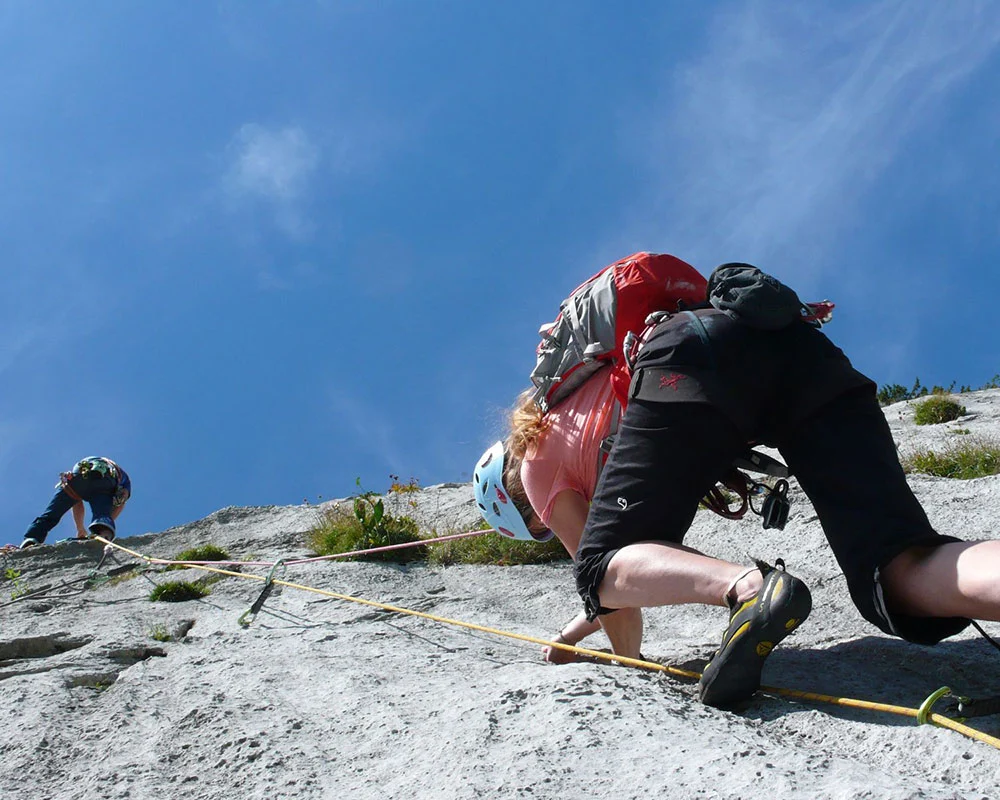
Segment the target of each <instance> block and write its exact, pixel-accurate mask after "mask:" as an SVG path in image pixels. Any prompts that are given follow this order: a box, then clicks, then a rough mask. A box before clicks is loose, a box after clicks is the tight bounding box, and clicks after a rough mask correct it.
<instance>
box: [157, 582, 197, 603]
mask: <svg viewBox="0 0 1000 800" xmlns="http://www.w3.org/2000/svg"><path fill="white" fill-rule="evenodd" d="M208 594H209V590H208V588H207V587H206V586H204V585H203V584H202V583H198V582H194V583H192V582H191V581H166V582H164V583H161V584H160V585H159V586H157V587H156V588H155V589H153V591H151V592H150V593H149V599H150V600H152V601H153V602H157V601H161V602H164V603H183V602H184V601H186V600H200V599H201V598H202V597H206V596H207V595H208Z"/></svg>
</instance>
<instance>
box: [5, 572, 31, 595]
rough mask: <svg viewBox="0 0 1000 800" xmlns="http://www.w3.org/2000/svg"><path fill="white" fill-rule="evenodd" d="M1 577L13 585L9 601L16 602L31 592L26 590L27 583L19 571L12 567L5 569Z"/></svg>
mask: <svg viewBox="0 0 1000 800" xmlns="http://www.w3.org/2000/svg"><path fill="white" fill-rule="evenodd" d="M3 576H4V577H5V578H6V579H7V580H9V581H10V582H11V584H12V585H13V591H11V593H10V599H11V600H17V598H19V597H24V595H26V594H28V592H29V591H31V590H30V589H29V588H28V582H27V581H26V580H25V579H24V578H23V577H21V570H19V569H15V568H14V567H7V569H5V570H4V571H3Z"/></svg>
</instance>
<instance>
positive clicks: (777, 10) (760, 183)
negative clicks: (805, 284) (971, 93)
mask: <svg viewBox="0 0 1000 800" xmlns="http://www.w3.org/2000/svg"><path fill="white" fill-rule="evenodd" d="M998 44H1000V6H997V5H995V4H988V3H979V4H976V3H960V4H959V3H920V4H913V3H908V2H906V1H905V0H885V2H880V3H877V4H875V5H870V6H862V5H858V4H846V3H845V4H831V5H829V6H827V7H826V8H825V9H824V8H823V7H822V6H820V5H819V4H815V3H810V4H808V6H801V7H799V6H790V5H787V4H771V3H765V2H749V3H744V4H741V5H739V6H737V7H735V8H733V7H730V8H729V10H727V11H726V12H725V13H723V14H721V15H720V16H719V17H717V18H716V19H715V20H714V21H713V23H712V25H711V27H710V29H709V33H708V36H707V40H706V47H705V49H704V51H703V52H702V53H701V54H700V55H699V56H698V57H696V58H695V59H694V60H693V61H692V62H691V63H690V64H689V65H688V66H687V67H686V68H685V69H683V70H682V71H680V72H678V73H675V75H674V77H673V78H672V80H671V85H670V89H669V92H668V94H667V98H666V100H665V101H664V102H663V104H662V105H661V106H660V110H659V112H657V113H654V114H653V120H654V124H653V125H652V126H651V128H652V129H653V130H654V131H655V132H654V133H653V134H652V135H651V136H650V135H648V134H646V133H642V132H639V131H633V134H632V136H631V146H633V147H635V146H638V147H639V149H640V151H641V152H643V153H645V154H646V155H645V157H644V159H643V160H644V167H646V169H648V170H649V171H650V172H651V175H652V178H651V179H652V180H653V181H655V185H653V186H651V187H650V189H649V191H648V195H647V196H646V197H645V198H644V206H645V207H646V208H647V209H649V213H647V214H644V215H643V216H644V219H643V221H641V222H639V223H638V225H639V226H642V227H644V228H645V229H646V231H647V232H648V230H650V229H655V230H656V231H657V239H663V238H664V237H665V236H666V237H669V240H670V241H672V242H676V243H677V244H676V245H675V247H676V252H678V253H683V254H687V255H688V256H689V257H692V258H694V259H699V258H705V259H706V260H707V261H708V262H709V263H711V262H712V259H713V258H715V257H718V256H720V255H726V256H728V255H732V254H733V253H739V254H742V255H741V257H743V258H747V259H762V260H770V259H771V258H773V257H777V256H784V257H786V258H787V257H788V256H790V255H793V254H797V255H801V254H802V251H807V252H815V250H816V249H817V247H818V245H819V244H820V243H821V242H823V241H829V238H830V237H832V236H835V235H836V234H837V233H838V232H842V229H843V227H844V226H845V225H846V224H847V223H849V222H850V221H851V220H852V219H853V218H855V216H856V215H857V214H858V201H859V199H860V198H861V197H862V196H863V194H864V192H865V191H866V190H867V189H869V188H870V187H871V185H872V184H873V183H874V182H875V181H876V180H877V179H878V178H879V177H880V175H882V174H883V173H884V171H885V170H886V168H887V167H888V166H889V165H890V164H891V163H892V162H893V160H894V159H895V158H896V157H897V156H898V155H899V152H900V149H901V147H902V145H903V143H904V142H905V141H906V140H907V139H908V138H909V137H910V136H912V134H913V133H914V131H915V130H916V129H918V128H921V127H924V126H928V125H931V124H933V123H934V122H935V121H936V118H937V117H938V116H939V115H940V111H941V109H942V107H943V105H944V104H945V103H946V102H947V101H948V99H949V98H950V97H951V96H953V95H954V93H955V90H956V88H957V87H959V86H960V85H962V82H963V80H964V79H966V78H968V77H969V76H970V75H972V74H973V73H975V72H976V71H977V70H979V69H980V68H981V67H982V66H983V65H984V64H985V63H986V62H987V61H988V60H989V59H990V58H992V57H994V56H995V55H996V53H997V48H998ZM656 120H659V123H660V124H658V125H657V124H655V121H656ZM646 121H647V122H648V121H649V120H648V115H647V118H646ZM649 129H650V127H647V128H646V130H649ZM654 226H655V228H654ZM820 262H821V259H803V261H802V262H801V263H812V264H819V263H820ZM816 268H817V269H818V268H819V267H816ZM802 277H806V276H802Z"/></svg>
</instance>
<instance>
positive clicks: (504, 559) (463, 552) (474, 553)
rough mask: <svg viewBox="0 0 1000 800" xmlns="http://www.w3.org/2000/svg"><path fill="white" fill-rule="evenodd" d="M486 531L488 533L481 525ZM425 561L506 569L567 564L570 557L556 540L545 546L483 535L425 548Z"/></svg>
mask: <svg viewBox="0 0 1000 800" xmlns="http://www.w3.org/2000/svg"><path fill="white" fill-rule="evenodd" d="M483 528H484V529H485V530H490V529H489V528H488V527H486V526H485V524H484V525H483ZM427 549H428V551H429V553H428V556H427V560H428V561H430V562H431V563H432V564H440V565H441V566H450V565H452V564H493V565H495V566H501V567H509V566H513V565H514V564H548V563H551V562H553V561H568V560H569V558H570V556H569V553H567V552H566V548H565V547H563V546H562V543H561V542H560V541H559V540H558V539H555V538H553V539H550V540H549V541H547V542H522V541H519V540H518V539H508V538H507V537H506V536H501V535H500V534H499V533H493V532H490V533H484V534H483V535H482V536H471V537H469V538H468V539H454V540H452V541H450V542H438V543H436V544H431V545H428V546H427Z"/></svg>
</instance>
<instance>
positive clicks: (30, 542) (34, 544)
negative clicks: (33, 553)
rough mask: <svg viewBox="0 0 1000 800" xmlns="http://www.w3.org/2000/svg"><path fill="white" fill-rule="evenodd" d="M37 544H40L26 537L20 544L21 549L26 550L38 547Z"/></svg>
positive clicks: (36, 540)
mask: <svg viewBox="0 0 1000 800" xmlns="http://www.w3.org/2000/svg"><path fill="white" fill-rule="evenodd" d="M39 544H41V542H39V541H38V539H32V538H31V537H30V536H28V537H27V538H26V539H25V540H24V541H23V542H21V549H22V550H26V549H27V548H29V547H38V545H39Z"/></svg>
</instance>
